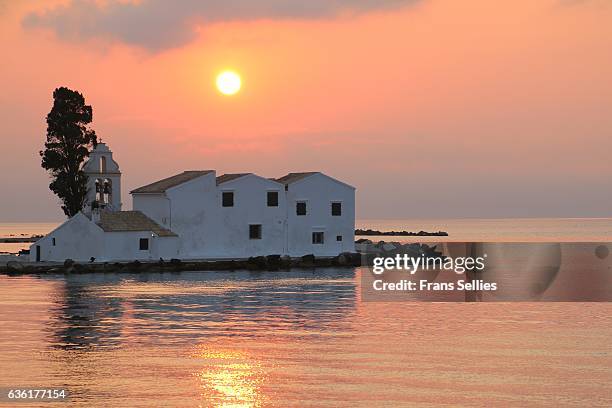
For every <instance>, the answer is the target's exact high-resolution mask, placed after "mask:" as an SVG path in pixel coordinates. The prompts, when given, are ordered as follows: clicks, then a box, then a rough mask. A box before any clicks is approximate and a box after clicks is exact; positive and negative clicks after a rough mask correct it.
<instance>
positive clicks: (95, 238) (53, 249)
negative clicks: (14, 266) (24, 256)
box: [30, 213, 105, 262]
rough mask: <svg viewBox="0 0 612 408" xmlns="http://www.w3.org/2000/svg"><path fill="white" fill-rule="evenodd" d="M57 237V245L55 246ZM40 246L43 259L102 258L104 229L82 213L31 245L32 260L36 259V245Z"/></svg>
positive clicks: (83, 259)
mask: <svg viewBox="0 0 612 408" xmlns="http://www.w3.org/2000/svg"><path fill="white" fill-rule="evenodd" d="M53 238H55V246H53ZM37 246H40V260H41V261H58V262H63V261H64V260H66V259H68V258H70V259H73V260H75V261H89V259H90V258H91V257H92V256H93V257H95V258H101V257H102V255H103V254H104V253H105V251H104V231H102V229H101V228H100V227H98V226H97V225H96V224H95V223H93V222H91V220H90V219H89V218H87V217H86V216H85V215H83V214H82V213H78V214H77V215H75V216H74V217H72V218H70V219H69V220H67V221H66V222H64V223H63V224H62V225H60V226H59V227H58V228H56V229H55V230H53V231H52V232H51V233H49V234H48V235H47V236H45V237H44V238H41V239H39V240H38V241H36V242H35V243H34V244H33V245H32V246H30V260H31V261H32V262H34V261H36V247H37Z"/></svg>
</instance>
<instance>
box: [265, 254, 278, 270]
mask: <svg viewBox="0 0 612 408" xmlns="http://www.w3.org/2000/svg"><path fill="white" fill-rule="evenodd" d="M266 264H267V266H268V269H269V270H271V271H276V270H278V269H280V267H281V256H280V255H268V256H266Z"/></svg>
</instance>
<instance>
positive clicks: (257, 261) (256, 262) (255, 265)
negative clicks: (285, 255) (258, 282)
mask: <svg viewBox="0 0 612 408" xmlns="http://www.w3.org/2000/svg"><path fill="white" fill-rule="evenodd" d="M247 263H248V265H249V269H260V270H261V269H266V268H267V267H268V262H267V261H266V257H265V256H252V257H250V258H249V260H248V261H247Z"/></svg>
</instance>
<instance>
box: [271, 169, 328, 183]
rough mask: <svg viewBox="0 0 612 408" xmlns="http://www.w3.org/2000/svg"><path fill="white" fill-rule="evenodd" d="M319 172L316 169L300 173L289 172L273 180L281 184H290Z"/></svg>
mask: <svg viewBox="0 0 612 408" xmlns="http://www.w3.org/2000/svg"><path fill="white" fill-rule="evenodd" d="M317 173H319V172H318V171H306V172H302V173H289V174H287V175H286V176H283V177H281V178H277V179H276V180H275V181H277V182H279V183H281V184H291V183H295V182H296V181H300V180H302V179H305V178H306V177H310V176H312V175H313V174H317Z"/></svg>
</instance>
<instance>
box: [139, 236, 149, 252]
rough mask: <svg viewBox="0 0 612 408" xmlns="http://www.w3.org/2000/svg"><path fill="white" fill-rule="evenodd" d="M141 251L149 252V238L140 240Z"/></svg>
mask: <svg viewBox="0 0 612 408" xmlns="http://www.w3.org/2000/svg"><path fill="white" fill-rule="evenodd" d="M140 250H141V251H148V250H149V238H140Z"/></svg>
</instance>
